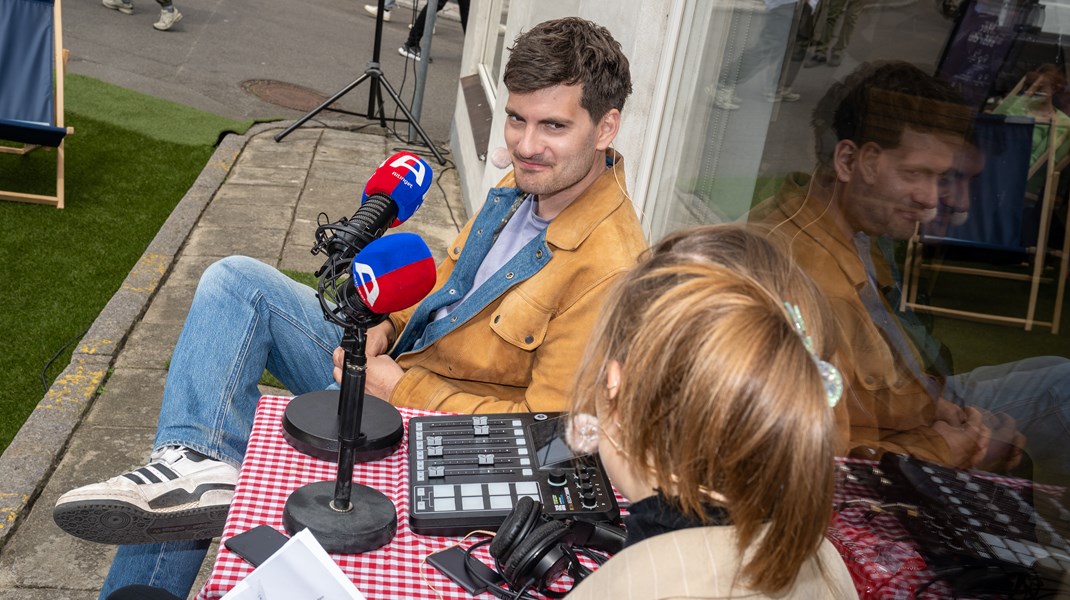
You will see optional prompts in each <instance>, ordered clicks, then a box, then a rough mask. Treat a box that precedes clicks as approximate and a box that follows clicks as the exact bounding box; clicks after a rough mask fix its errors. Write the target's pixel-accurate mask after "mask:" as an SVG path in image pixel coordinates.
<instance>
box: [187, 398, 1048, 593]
mask: <svg viewBox="0 0 1070 600" xmlns="http://www.w3.org/2000/svg"><path fill="white" fill-rule="evenodd" d="M289 401H290V398H286V397H278V396H264V397H263V398H261V400H260V404H259V406H258V407H257V411H256V417H255V420H254V422H253V429H252V434H251V437H250V440H249V447H248V449H247V450H246V455H245V461H244V462H243V463H242V468H241V473H240V474H239V476H238V485H237V489H236V491H235V494H234V501H233V503H232V504H231V507H230V513H229V514H228V515H227V522H226V526H225V528H224V530H223V537H222V539H223V540H226V539H227V538H230V537H233V536H235V535H237V534H239V533H242V532H244V531H247V530H249V529H252V528H253V527H256V526H257V525H265V524H266V525H271V526H272V527H274V528H275V529H278V530H279V531H284V527H283V524H282V513H283V507H284V506H285V504H286V499H287V498H288V497H289V496H290V493H291V492H293V490H295V489H297V488H299V487H301V486H302V485H305V484H307V483H312V482H316V481H334V479H335V475H336V470H337V469H336V466H335V464H334V463H332V462H327V461H322V460H319V459H315V458H312V457H310V456H306V455H304V454H302V453H300V452H298V451H297V450H295V449H293V448H292V447H291V446H290V445H289V444H287V443H286V441H285V439H284V438H283V436H282V416H283V413H284V411H285V409H286V405H287V404H288V403H289ZM399 410H400V412H401V416H402V419H403V420H404V422H405V425H406V439H405V440H403V441H402V445H401V447H400V448H399V449H398V451H397V452H395V453H394V454H392V455H390V456H389V457H387V458H384V459H382V460H378V461H374V462H370V463H364V464H358V465H356V466H355V468H354V471H353V481H354V482H356V483H360V484H363V485H367V486H369V487H372V488H375V489H377V490H379V491H380V492H382V493H384V494H386V495H387V496H388V497H389V498H390V499H391V500H392V501H393V502H394V506H395V507H396V508H397V513H398V531H397V535H396V536H395V537H394V539H393V541H391V542H390V544H388V545H386V546H384V547H383V548H380V549H378V550H375V551H373V552H368V553H365V554H335V555H332V557H333V558H334V559H335V561H336V562H337V563H338V565H339V566H340V567H341V568H342V571H343V572H345V573H346V575H348V576H349V577H350V579H352V580H353V582H354V583H355V584H356V586H357V588H358V589H360V591H361V592H362V593H363V594H364V595H365V596H366V597H367V598H368V599H369V600H376V599H385V600H399V599H425V598H426V599H428V600H435V599H438V598H443V599H449V600H454V599H455V600H463V599H465V598H470V597H471V596H468V595H467V593H466V592H465V591H464V590H463V589H461V588H460V587H459V586H457V585H456V584H454V583H453V582H451V581H449V580H448V579H446V577H445V576H443V575H442V574H441V573H439V572H438V571H437V570H436V569H434V568H433V567H431V566H430V565H426V564H424V560H425V559H426V557H427V556H428V555H429V554H432V553H434V552H437V551H439V550H443V549H445V548H447V547H449V546H452V545H455V544H457V543H458V542H459V541H460V538H447V537H431V536H421V535H416V534H414V533H413V532H412V531H411V530H410V529H409V495H408V486H409V470H408V458H407V436H408V429H407V428H408V422H409V419H410V418H412V417H417V416H425V415H431V414H439V413H432V412H429V411H421V410H415V409H406V408H402V409H399ZM838 460H840V462H845V463H849V464H854V465H862V466H872V465H875V464H876V463H873V462H871V461H860V460H854V459H838ZM993 478H994V479H996V480H997V481H1000V482H1001V483H1005V484H1007V485H1019V484H1023V483H1025V482H1022V481H1021V480H1015V479H1010V478H998V477H994V476H993ZM1038 487H1039V486H1038ZM872 495H873V494H872V492H871V490H869V488H867V487H865V486H863V485H855V484H852V483H850V482H843V481H841V484H840V485H839V486H838V487H837V490H836V498H835V500H836V505H837V506H838V507H841V510H839V511H838V512H836V513H835V515H834V518H833V520H832V524H831V526H830V528H829V530H828V533H827V536H828V538H829V540H830V541H832V543H833V544H834V545H835V546H836V548H837V549H838V550H839V552H840V554H841V556H842V557H843V559H844V562H845V563H846V564H847V568H848V570H849V571H850V573H851V576H852V578H853V579H854V582H855V587H856V589H857V590H858V594H859V596H860V597H861V598H862V599H863V600H871V599H873V600H876V599H880V600H899V599H904V600H905V599H913V598H947V597H951V596H952V593H951V590H950V588H949V587H948V586H947V585H946V584H944V583H943V582H939V581H937V582H932V583H930V582H931V581H932V579H933V574H932V572H931V571H930V570H928V567H927V565H926V564H925V561H924V559H922V557H921V555H919V554H918V552H917V549H916V547H915V545H914V542H913V541H912V540H911V538H910V535H909V534H908V533H907V532H906V530H905V529H903V527H902V525H900V524H899V522H898V520H896V518H895V517H894V515H892V514H889V513H883V514H873V513H871V512H870V511H869V509H868V508H867V507H866V506H865V505H864V504H852V505H848V506H846V507H844V506H843V504H842V503H843V502H844V501H845V500H853V499H860V498H868V497H871V496H872ZM875 503H876V504H880V502H879V501H877V502H875ZM468 543H471V541H469V542H468ZM466 545H467V544H466ZM477 556H480V557H481V558H482V559H483V560H484V561H485V562H487V563H488V564H490V557H489V554H488V553H487V552H486V548H485V547H484V548H481V549H480V550H479V551H477ZM589 566H590V565H589ZM252 570H253V569H252V566H250V565H249V564H248V563H246V562H245V561H244V560H243V559H241V558H240V557H238V556H237V555H236V554H234V553H232V552H230V551H229V550H227V549H226V548H225V547H223V545H222V544H220V546H219V554H218V557H217V558H216V563H215V566H214V567H213V569H212V573H211V576H210V577H209V579H208V582H207V583H206V584H205V586H204V588H203V589H202V590H201V591H200V593H199V594H198V596H197V600H212V599H216V598H220V597H222V596H223V594H225V593H226V592H227V591H229V590H230V588H232V587H234V585H236V584H237V583H238V582H239V581H241V580H242V579H243V578H244V577H245V576H246V575H248V574H249V573H251V572H252ZM428 583H430V584H431V585H433V586H434V588H435V590H437V593H436V591H433V590H432V589H431V588H430V587H429V586H428ZM560 583H563V584H566V586H567V583H568V582H567V581H562V582H560ZM555 588H557V586H555ZM564 589H567V587H565V588H564ZM922 590H924V591H923V592H922V593H921V594H920V595H918V593H919V591H922ZM482 597H489V596H487V595H484V596H482Z"/></svg>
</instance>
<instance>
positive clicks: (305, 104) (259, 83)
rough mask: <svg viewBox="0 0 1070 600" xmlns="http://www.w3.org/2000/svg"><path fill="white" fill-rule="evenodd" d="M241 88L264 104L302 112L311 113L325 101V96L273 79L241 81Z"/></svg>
mask: <svg viewBox="0 0 1070 600" xmlns="http://www.w3.org/2000/svg"><path fill="white" fill-rule="evenodd" d="M241 87H242V89H243V90H245V91H247V92H249V93H250V94H252V95H254V96H256V97H257V98H260V99H261V100H263V101H264V102H270V103H271V104H274V105H276V106H281V107H283V108H291V109H293V110H299V111H303V112H308V111H311V110H312V109H314V108H316V107H317V106H319V105H320V104H323V102H324V101H325V100H327V96H324V95H323V94H321V93H319V92H317V91H316V90H310V89H308V88H306V87H301V86H299V85H294V84H292V83H286V82H285V81H275V80H273V79H250V80H248V81H243V82H242V84H241Z"/></svg>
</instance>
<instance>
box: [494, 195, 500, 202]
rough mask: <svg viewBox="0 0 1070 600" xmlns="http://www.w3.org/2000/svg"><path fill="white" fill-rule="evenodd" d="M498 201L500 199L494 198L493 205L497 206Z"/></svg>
mask: <svg viewBox="0 0 1070 600" xmlns="http://www.w3.org/2000/svg"><path fill="white" fill-rule="evenodd" d="M498 200H500V198H498V197H497V196H495V197H494V203H495V204H497V203H498Z"/></svg>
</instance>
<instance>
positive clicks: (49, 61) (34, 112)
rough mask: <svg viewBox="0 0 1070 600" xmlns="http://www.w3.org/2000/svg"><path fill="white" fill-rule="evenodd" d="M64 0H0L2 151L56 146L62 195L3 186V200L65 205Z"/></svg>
mask: <svg viewBox="0 0 1070 600" xmlns="http://www.w3.org/2000/svg"><path fill="white" fill-rule="evenodd" d="M61 23H62V21H61V19H60V0H0V140H5V141H9V142H15V143H18V144H21V146H19V147H10V146H0V153H7V154H26V153H28V152H31V151H33V150H35V149H37V148H40V147H42V146H47V147H50V148H55V149H56V194H55V195H54V196H48V195H39V194H24V193H19V192H13V191H5V190H0V199H3V200H15V201H17V202H31V203H34V204H51V205H53V206H55V207H56V208H63V139H64V137H65V136H66V135H67V134H68V133H71V132H72V131H73V130H72V129H70V128H67V127H64V126H63V71H64V66H65V65H64V63H65V61H64V51H63V39H62V38H63V34H62V31H63V28H62V25H61Z"/></svg>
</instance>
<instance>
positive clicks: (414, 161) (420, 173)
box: [390, 154, 427, 187]
mask: <svg viewBox="0 0 1070 600" xmlns="http://www.w3.org/2000/svg"><path fill="white" fill-rule="evenodd" d="M398 167H405V168H406V169H408V170H409V171H412V174H413V175H415V176H416V185H418V186H420V187H423V185H424V176H425V175H426V174H427V169H426V165H424V163H423V162H421V161H420V159H419V157H417V156H414V155H412V154H402V155H400V156H398V157H397V158H395V159H394V161H393V162H391V163H390V168H392V169H396V168H398Z"/></svg>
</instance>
